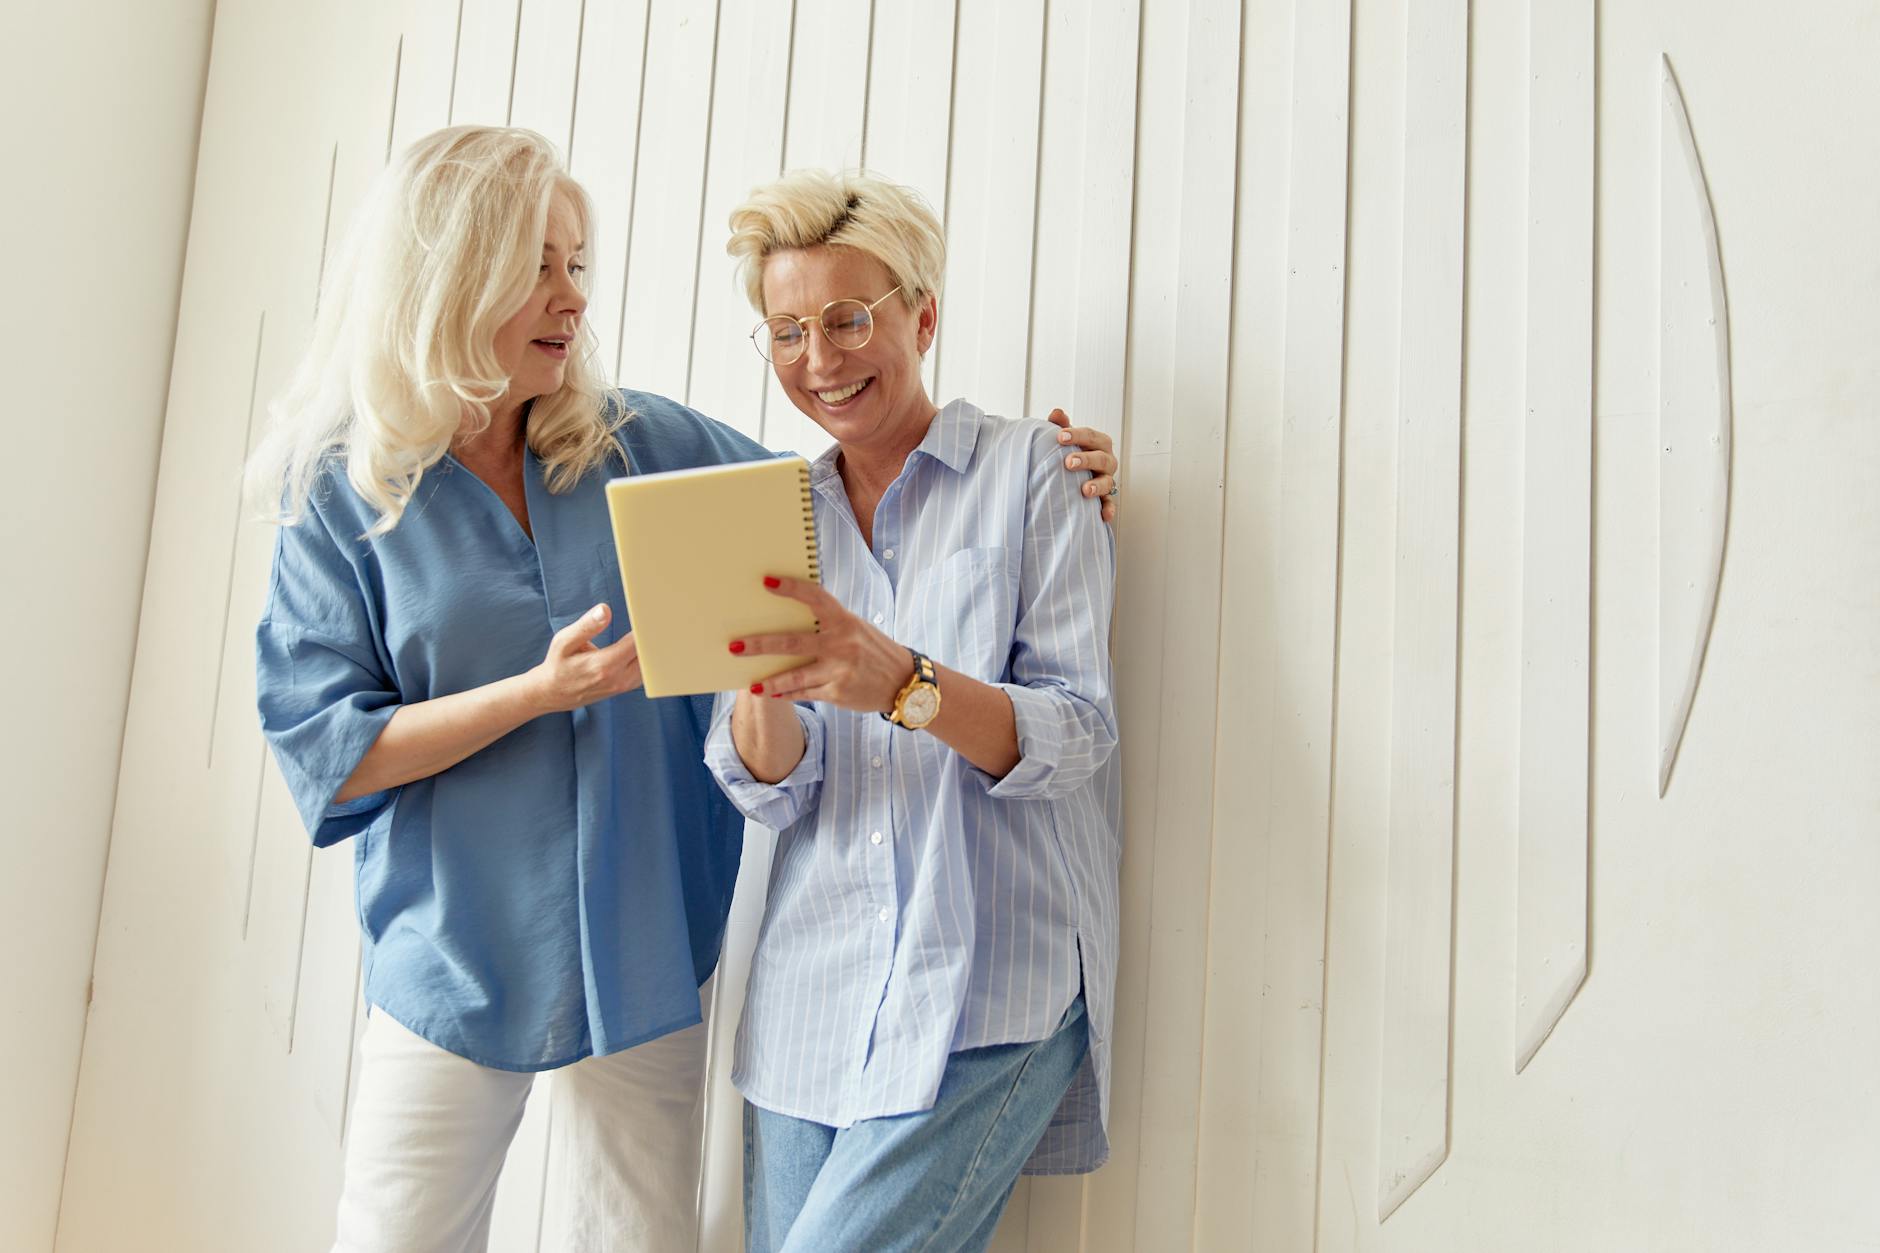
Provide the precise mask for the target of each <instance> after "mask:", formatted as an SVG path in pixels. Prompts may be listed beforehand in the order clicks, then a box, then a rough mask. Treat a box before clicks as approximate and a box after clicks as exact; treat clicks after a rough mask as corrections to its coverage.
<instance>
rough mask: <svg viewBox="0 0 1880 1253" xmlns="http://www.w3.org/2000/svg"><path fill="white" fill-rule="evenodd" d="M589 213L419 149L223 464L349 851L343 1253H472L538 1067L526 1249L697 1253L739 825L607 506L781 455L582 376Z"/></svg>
mask: <svg viewBox="0 0 1880 1253" xmlns="http://www.w3.org/2000/svg"><path fill="white" fill-rule="evenodd" d="M593 228H594V223H593V211H592V207H591V205H590V203H589V201H588V199H587V197H586V195H585V194H584V193H583V191H582V190H581V188H580V186H579V185H578V184H576V183H575V182H574V180H573V179H571V178H570V177H569V176H568V174H567V173H566V171H565V169H564V168H563V166H562V165H561V163H560V160H559V158H558V156H557V155H556V153H555V151H554V149H553V148H552V146H551V145H549V143H548V142H547V141H546V140H544V139H542V138H541V137H540V136H538V135H535V134H532V133H531V132H527V131H521V130H510V129H499V128H488V127H457V128H453V129H449V130H444V131H439V132H437V133H435V134H432V135H429V136H427V137H425V138H424V139H422V140H420V141H418V142H417V143H416V144H415V145H413V146H412V147H411V148H410V149H409V150H408V151H407V152H405V153H404V154H402V155H401V156H400V157H399V158H398V159H397V160H396V161H395V162H394V163H393V164H392V165H391V166H389V167H388V168H387V170H386V171H385V172H384V173H383V174H382V175H381V176H380V178H379V179H378V180H377V182H376V183H375V185H374V187H373V188H372V190H371V192H370V193H369V195H368V197H367V201H366V203H365V205H364V206H363V207H362V209H361V210H360V212H359V214H358V216H357V218H356V219H355V221H354V223H353V225H352V227H351V229H350V231H349V233H348V235H347V237H346V239H345V241H344V242H343V244H342V246H341V248H340V250H339V251H338V253H337V254H336V255H335V258H334V261H333V263H332V264H331V265H330V266H329V273H328V277H327V279H326V282H325V285H324V287H323V290H322V295H321V305H320V313H319V317H318V319H317V323H316V327H315V331H314V335H313V339H312V342H311V344H310V346H309V347H308V349H307V352H306V354H305V357H304V358H303V360H302V362H301V364H300V367H299V369H298V370H297V372H296V374H295V376H294V379H293V381H292V383H291V385H290V386H289V388H288V389H287V390H286V391H285V393H284V394H283V395H282V397H281V398H280V400H279V401H278V402H277V403H276V404H275V406H274V418H275V421H274V424H273V427H272V429H271V431H270V433H269V435H268V436H267V438H266V440H265V441H264V443H263V444H262V446H261V447H260V449H259V450H258V451H257V453H256V455H255V457H254V459H253V461H252V462H251V464H250V466H249V471H248V476H249V477H248V482H249V488H250V491H251V493H252V498H253V499H254V500H255V502H256V503H257V505H258V507H259V508H261V509H262V510H263V511H264V512H265V513H267V514H268V516H270V517H272V518H273V519H274V520H276V521H278V522H279V523H281V527H280V530H279V534H278V539H277V543H276V549H275V557H274V571H273V577H272V585H271V588H270V592H269V596H268V602H267V608H266V610H265V612H264V614H263V616H262V619H261V622H260V625H259V627H258V629H257V678H258V693H259V697H258V698H259V706H260V712H261V722H262V728H263V731H264V733H265V734H266V736H267V738H268V741H269V743H270V745H271V747H272V749H273V751H274V755H275V758H276V760H277V761H278V762H279V764H280V767H281V771H282V774H283V776H284V778H285V779H286V781H287V784H288V786H289V789H290V790H291V792H292V794H293V797H294V801H295V804H296V806H297V807H298V809H299V811H300V814H301V817H302V819H303V821H304V822H305V824H306V826H307V829H308V832H309V833H310V834H311V836H312V838H313V840H314V842H315V844H316V845H320V846H326V845H331V844H335V843H338V842H340V841H343V840H345V839H347V838H348V837H351V838H352V840H353V849H354V858H355V862H356V867H357V876H358V911H359V920H360V926H361V929H362V932H363V961H364V967H365V969H364V989H365V997H366V1000H367V1002H368V1004H369V1005H370V1007H371V1009H370V1014H369V1017H368V1020H367V1026H366V1032H365V1038H364V1042H363V1045H362V1049H361V1070H360V1074H359V1087H358V1093H357V1096H356V1098H355V1103H354V1107H353V1112H352V1115H351V1120H350V1124H349V1126H350V1130H349V1134H348V1137H347V1144H346V1163H345V1177H344V1182H343V1185H342V1190H341V1198H340V1204H339V1223H338V1236H337V1241H336V1244H335V1247H336V1248H337V1249H341V1250H374V1251H380V1250H400V1251H403V1250H440V1251H441V1250H451V1251H456V1250H468V1249H480V1248H483V1247H484V1246H485V1244H486V1243H487V1236H488V1229H489V1220H490V1212H491V1205H492V1201H493V1198H494V1194H495V1186H496V1179H497V1176H498V1173H499V1172H500V1170H501V1167H502V1163H503V1158H504V1155H505V1153H506V1151H507V1148H508V1145H509V1142H510V1139H511V1137H512V1136H513V1135H514V1133H515V1130H516V1126H517V1124H518V1122H519V1121H520V1118H521V1115H522V1108H523V1102H524V1100H525V1099H526V1097H527V1095H528V1092H529V1089H530V1085H531V1083H532V1081H533V1078H534V1075H535V1074H536V1073H537V1072H541V1071H547V1070H555V1071H556V1072H557V1074H558V1081H557V1082H556V1083H555V1084H554V1085H553V1088H552V1097H551V1099H552V1101H553V1107H552V1119H551V1126H552V1128H553V1131H552V1135H553V1143H552V1145H551V1160H552V1161H553V1162H554V1164H555V1165H554V1168H553V1169H552V1170H551V1172H550V1177H551V1191H550V1195H549V1197H548V1209H547V1214H546V1221H547V1223H548V1227H547V1231H546V1233H545V1234H546V1235H547V1237H548V1245H547V1247H554V1248H557V1249H591V1248H600V1247H607V1248H612V1249H658V1250H668V1249H680V1248H690V1247H692V1244H693V1243H694V1240H695V1204H696V1196H697V1184H698V1166H699V1147H700V1134H701V1121H700V1104H701V1093H702V1090H703V1083H702V1080H703V1072H704V1064H705V1052H704V1027H703V1023H702V1019H703V1015H704V1012H705V1008H706V1005H707V1004H708V998H707V997H706V996H705V995H703V994H701V985H703V984H704V983H705V982H706V980H707V979H709V977H710V976H711V973H712V971H713V969H714V967H715V964H716V961H717V956H718V947H719V943H720V940H721V939H722V936H723V931H724V924H725V916H726V913H727V911H728V908H729V905H730V899H731V891H732V885H733V882H734V880H735V878H736V873H737V866H738V856H739V849H740V845H741V843H742V839H743V822H742V819H741V818H740V817H739V816H738V814H737V813H736V811H735V810H734V809H733V808H732V807H731V806H730V805H729V804H728V803H726V802H725V801H724V799H723V798H722V797H721V795H720V794H719V793H718V791H717V789H716V788H715V787H714V786H713V783H712V781H711V779H710V776H709V775H708V774H707V772H706V771H705V769H704V767H703V765H702V756H703V746H704V740H705V735H706V732H707V729H708V725H709V715H710V704H711V702H710V700H709V699H707V698H680V699H672V700H659V701H654V700H648V699H646V697H645V696H644V694H643V693H642V692H640V691H638V690H637V689H638V688H639V666H638V658H637V654H636V651H635V646H634V641H633V637H632V635H631V634H630V633H629V632H628V630H627V623H626V621H625V616H624V597H623V595H622V592H621V587H620V581H619V575H618V571H617V569H616V568H615V565H614V562H613V558H612V548H611V544H610V541H609V536H610V531H609V528H608V521H607V512H606V505H605V500H604V496H603V492H602V487H603V485H604V483H605V481H606V480H607V479H608V478H610V477H613V476H616V475H620V474H626V473H646V472H652V471H660V470H671V469H679V468H683V467H688V466H695V465H705V464H716V463H722V462H729V461H739V460H749V459H753V458H759V457H766V456H770V455H772V454H771V453H770V452H769V451H768V450H766V449H764V448H763V447H761V446H759V445H758V444H755V443H753V442H752V441H750V440H748V439H746V438H744V437H743V436H741V435H739V434H738V433H736V432H735V431H733V430H731V429H730V428H728V427H725V426H723V425H721V424H719V423H716V422H714V421H712V420H711V419H709V418H706V417H704V416H702V415H700V414H698V413H696V412H694V411H692V410H690V409H688V408H686V407H684V406H683V405H680V404H676V403H674V402H673V401H670V400H667V399H665V398H663V397H659V396H654V395H650V394H647V393H642V392H634V391H625V390H616V389H614V388H612V387H610V386H609V385H607V383H606V382H605V381H604V380H603V378H602V377H601V376H600V374H599V373H598V371H597V370H596V368H595V365H594V359H595V357H594V352H593V346H592V344H591V343H590V338H591V336H590V332H589V330H588V327H587V325H586V322H585V319H584V317H583V314H584V312H585V310H586V305H587V295H586V292H587V282H586V275H585V270H584V262H583V258H584V256H585V253H586V250H587V249H588V248H589V247H591V241H592V232H593ZM1083 438H1084V441H1085V442H1086V443H1088V444H1090V445H1091V447H1090V449H1089V451H1087V452H1084V453H1082V454H1080V456H1082V457H1083V458H1085V459H1086V464H1087V465H1088V466H1089V467H1090V468H1092V469H1094V470H1099V471H1104V472H1105V474H1106V475H1107V472H1108V471H1110V470H1113V469H1114V466H1115V462H1114V459H1113V458H1112V457H1111V456H1110V454H1109V449H1108V442H1107V440H1103V439H1091V438H1090V437H1089V436H1088V435H1084V436H1083ZM1107 485H1108V480H1107V477H1105V478H1099V479H1098V480H1097V481H1096V482H1095V483H1094V484H1093V486H1092V492H1093V494H1094V492H1095V491H1097V490H1100V489H1101V488H1103V487H1105V486H1107Z"/></svg>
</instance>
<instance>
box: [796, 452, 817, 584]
mask: <svg viewBox="0 0 1880 1253" xmlns="http://www.w3.org/2000/svg"><path fill="white" fill-rule="evenodd" d="M798 475H799V481H800V482H801V484H802V489H803V541H804V543H806V544H807V545H809V577H810V578H811V579H812V580H814V581H815V582H817V583H820V582H822V559H821V557H820V556H819V555H818V553H817V547H816V494H815V492H814V491H812V490H811V489H810V485H809V463H808V462H807V461H806V462H804V463H803V466H802V469H801V470H800V471H799V472H798Z"/></svg>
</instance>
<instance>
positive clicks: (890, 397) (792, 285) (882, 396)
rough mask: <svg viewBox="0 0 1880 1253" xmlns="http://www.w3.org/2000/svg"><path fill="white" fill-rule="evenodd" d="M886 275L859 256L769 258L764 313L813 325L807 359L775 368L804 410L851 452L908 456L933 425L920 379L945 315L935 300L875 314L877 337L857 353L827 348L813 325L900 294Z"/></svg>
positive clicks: (815, 253) (815, 252)
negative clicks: (835, 312)
mask: <svg viewBox="0 0 1880 1253" xmlns="http://www.w3.org/2000/svg"><path fill="white" fill-rule="evenodd" d="M894 283H895V280H894V279H893V277H892V276H890V275H889V273H888V267H886V266H885V265H883V264H882V263H881V262H880V261H877V260H876V259H875V258H874V257H872V256H869V255H868V254H867V253H865V252H861V251H858V250H857V249H854V248H842V247H829V246H827V245H822V244H819V245H817V246H815V247H813V248H791V249H785V250H783V251H781V252H776V253H772V254H771V255H770V256H769V257H767V258H765V260H764V308H765V310H766V312H767V313H769V314H770V315H772V316H776V315H783V316H785V317H799V318H800V317H807V318H810V319H812V321H811V323H810V326H809V338H808V341H807V343H806V344H805V346H804V348H805V350H804V353H803V355H802V356H801V357H799V358H797V359H796V360H795V361H793V362H791V363H790V364H788V365H778V366H775V367H774V368H775V370H776V371H777V381H778V382H779V383H781V384H782V385H783V390H784V392H785V393H786V394H788V396H789V397H790V401H791V403H793V404H794V405H795V406H796V407H797V408H798V409H801V410H802V411H803V412H804V413H805V414H807V415H809V417H810V418H811V419H812V420H813V421H814V422H815V423H816V425H818V426H820V427H822V429H823V430H825V431H827V432H829V434H830V436H831V437H832V438H834V439H835V441H836V442H837V443H839V444H841V445H842V447H843V450H844V451H845V452H855V453H860V454H864V455H869V454H880V455H892V454H897V453H898V454H900V455H903V456H904V455H905V454H906V453H907V452H908V451H910V450H911V449H913V448H914V447H915V446H917V445H918V444H919V443H920V440H921V437H922V436H923V435H924V434H925V433H926V430H927V425H928V423H929V422H930V421H931V420H932V419H933V415H934V406H933V402H932V401H930V400H928V399H927V387H926V384H925V383H923V382H922V381H921V377H920V363H921V357H922V356H923V354H925V353H926V351H927V349H928V348H929V347H931V346H932V344H933V336H934V328H935V326H936V324H937V322H938V317H939V309H938V306H937V304H936V303H935V301H934V298H933V297H932V296H931V295H925V296H922V297H921V298H920V302H919V305H918V307H917V308H914V309H909V308H908V307H907V303H906V302H905V301H904V300H902V298H901V297H900V296H899V295H894V296H890V297H889V298H888V299H886V300H884V301H882V302H881V303H880V304H878V305H876V306H875V311H874V320H875V329H874V334H873V335H871V336H870V337H869V340H868V342H867V343H866V344H864V345H862V346H861V347H860V348H851V349H846V350H844V349H842V348H838V347H836V346H835V345H834V344H831V343H830V342H829V339H828V337H827V336H826V335H824V334H823V330H822V327H821V326H819V325H817V324H816V322H815V321H814V319H815V317H816V315H817V314H818V313H819V312H820V311H821V309H822V307H823V306H824V305H826V304H828V303H829V302H830V301H832V300H845V299H855V300H860V301H862V302H863V303H864V304H866V303H868V302H870V301H873V300H874V299H876V298H877V297H878V296H880V295H882V294H883V293H884V292H887V291H890V290H892V289H893V287H894Z"/></svg>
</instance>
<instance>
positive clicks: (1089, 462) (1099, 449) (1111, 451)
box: [1051, 409, 1118, 522]
mask: <svg viewBox="0 0 1880 1253" xmlns="http://www.w3.org/2000/svg"><path fill="white" fill-rule="evenodd" d="M1051 421H1052V422H1053V423H1055V424H1056V425H1058V426H1061V427H1063V428H1064V429H1063V430H1061V431H1059V432H1058V443H1060V444H1063V445H1065V446H1067V447H1069V448H1070V449H1071V455H1070V456H1068V457H1066V458H1065V459H1064V468H1065V469H1066V470H1088V471H1090V481H1089V482H1088V483H1086V484H1084V495H1086V496H1093V497H1102V499H1103V520H1104V521H1105V522H1114V521H1116V501H1117V495H1118V488H1117V486H1116V469H1117V461H1116V451H1115V447H1116V446H1115V445H1114V444H1112V443H1111V442H1110V437H1109V436H1108V435H1105V434H1104V433H1103V432H1102V431H1099V430H1098V429H1097V428H1096V427H1094V426H1072V425H1071V420H1070V416H1069V415H1068V414H1066V413H1065V412H1064V411H1063V410H1062V409H1053V410H1052V411H1051Z"/></svg>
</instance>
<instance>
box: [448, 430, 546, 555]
mask: <svg viewBox="0 0 1880 1253" xmlns="http://www.w3.org/2000/svg"><path fill="white" fill-rule="evenodd" d="M444 456H445V457H447V458H449V460H450V463H451V465H452V466H454V467H455V468H456V469H457V470H459V471H460V472H462V473H464V474H467V475H469V476H470V478H471V480H472V481H474V482H475V483H476V485H477V486H478V487H480V488H482V489H483V491H484V493H485V494H486V495H488V496H489V498H490V499H491V500H492V501H494V502H495V504H496V509H497V512H499V513H501V514H502V515H503V520H504V521H506V522H507V523H509V525H510V526H511V527H513V528H514V529H515V533H516V534H517V535H519V536H521V537H522V542H523V543H525V544H527V545H528V546H529V547H530V548H532V549H533V548H535V547H536V542H535V536H536V533H537V532H538V531H539V530H540V523H539V519H538V518H537V514H536V505H537V503H538V502H537V501H536V499H535V491H534V479H535V475H534V474H533V473H532V471H533V469H534V462H535V450H534V449H532V448H530V447H529V446H528V445H527V444H524V445H523V448H522V502H523V504H524V505H526V506H527V507H528V510H529V522H530V525H529V526H524V525H522V519H521V518H518V517H517V516H516V511H515V510H513V509H511V508H510V507H509V502H508V501H506V500H504V499H503V498H502V494H501V493H499V492H498V491H497V490H496V489H495V488H493V487H491V486H490V485H489V483H488V482H487V481H486V480H485V479H484V477H483V476H482V475H481V474H478V473H477V472H476V471H475V470H472V469H471V468H470V467H469V466H467V465H465V464H464V463H463V462H462V461H460V460H458V458H457V454H456V453H454V452H451V451H449V450H448V449H446V450H445V452H444Z"/></svg>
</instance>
